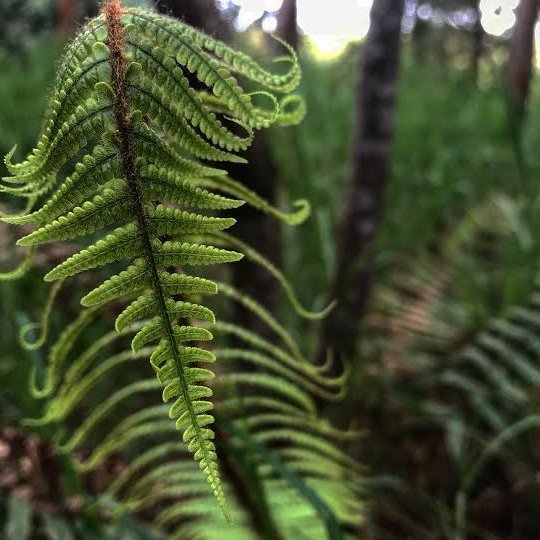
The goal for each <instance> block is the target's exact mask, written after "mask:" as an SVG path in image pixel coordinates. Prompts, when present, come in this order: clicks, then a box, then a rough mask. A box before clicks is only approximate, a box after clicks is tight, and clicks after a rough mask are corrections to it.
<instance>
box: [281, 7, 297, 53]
mask: <svg viewBox="0 0 540 540" xmlns="http://www.w3.org/2000/svg"><path fill="white" fill-rule="evenodd" d="M296 19H297V17H296V0H283V4H282V5H281V9H280V10H279V14H278V24H277V29H276V35H277V36H279V37H280V38H281V39H284V40H285V41H286V42H287V43H288V44H289V45H292V46H293V47H294V48H295V49H297V48H298V25H297V22H296Z"/></svg>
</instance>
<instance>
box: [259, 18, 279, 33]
mask: <svg viewBox="0 0 540 540" xmlns="http://www.w3.org/2000/svg"><path fill="white" fill-rule="evenodd" d="M261 25H262V29H263V30H264V31H265V32H268V33H272V32H275V30H276V28H277V18H276V17H274V16H273V15H268V16H267V17H265V18H264V19H263V20H262V23H261Z"/></svg>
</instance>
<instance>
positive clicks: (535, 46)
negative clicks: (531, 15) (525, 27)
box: [534, 22, 540, 69]
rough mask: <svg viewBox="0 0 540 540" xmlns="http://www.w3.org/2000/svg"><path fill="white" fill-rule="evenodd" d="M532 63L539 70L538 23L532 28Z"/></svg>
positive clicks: (539, 24) (539, 38) (539, 45)
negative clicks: (533, 62)
mask: <svg viewBox="0 0 540 540" xmlns="http://www.w3.org/2000/svg"><path fill="white" fill-rule="evenodd" d="M534 61H535V63H536V67H537V69H540V22H537V23H536V25H535V27H534Z"/></svg>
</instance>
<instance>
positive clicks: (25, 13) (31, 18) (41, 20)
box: [0, 0, 55, 54]
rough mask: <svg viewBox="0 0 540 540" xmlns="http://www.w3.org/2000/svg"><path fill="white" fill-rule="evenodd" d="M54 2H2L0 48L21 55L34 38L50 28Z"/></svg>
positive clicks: (0, 4) (30, 0)
mask: <svg viewBox="0 0 540 540" xmlns="http://www.w3.org/2000/svg"><path fill="white" fill-rule="evenodd" d="M54 8H55V0H2V2H1V3H0V47H1V48H3V49H6V50H7V51H9V52H10V53H16V54H22V53H24V52H25V51H26V50H27V48H28V47H30V46H31V45H32V42H33V41H34V40H35V39H36V36H39V35H40V34H42V33H43V32H44V31H45V30H46V29H47V28H50V27H51V26H52V23H53V20H54V12H55V10H54Z"/></svg>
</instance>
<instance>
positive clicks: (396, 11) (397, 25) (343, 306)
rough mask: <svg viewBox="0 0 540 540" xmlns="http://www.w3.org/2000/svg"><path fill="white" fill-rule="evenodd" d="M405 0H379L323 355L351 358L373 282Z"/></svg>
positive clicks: (365, 58)
mask: <svg viewBox="0 0 540 540" xmlns="http://www.w3.org/2000/svg"><path fill="white" fill-rule="evenodd" d="M404 3H405V2H404V0H375V1H374V3H373V6H372V8H371V14H370V19H371V24H370V28H369V32H368V35H367V38H366V41H365V44H364V48H363V54H362V58H361V64H360V74H359V76H360V81H359V85H358V90H357V98H356V99H357V102H356V124H355V133H354V139H353V149H352V162H351V168H350V174H349V178H348V181H347V186H346V193H345V209H344V212H343V218H342V219H343V221H342V223H341V229H340V234H339V237H338V248H337V257H336V261H337V269H336V275H335V281H334V285H333V295H332V296H333V298H336V299H337V300H338V305H337V307H336V309H335V310H334V311H333V312H332V313H331V314H330V315H329V316H328V317H327V318H326V319H325V320H324V321H323V325H322V328H321V342H320V346H319V350H318V352H317V360H318V361H319V362H321V361H322V360H324V358H325V356H326V353H327V351H328V350H331V351H332V352H333V354H334V356H335V357H336V358H345V357H350V356H351V355H352V354H353V353H354V350H355V342H356V337H357V333H358V329H359V325H360V320H361V318H362V316H363V313H364V310H365V307H366V301H367V298H368V294H369V291H370V285H371V281H372V271H373V265H372V261H371V260H370V258H369V257H366V254H367V249H368V247H369V246H370V244H371V243H372V240H373V238H374V236H375V233H376V231H377V226H378V224H379V220H380V216H381V206H382V202H383V195H384V188H385V186H386V183H387V180H388V176H389V172H390V158H391V147H392V139H393V133H394V110H395V98H396V90H397V84H398V72H399V49H400V30H401V20H402V16H403V9H404Z"/></svg>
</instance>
